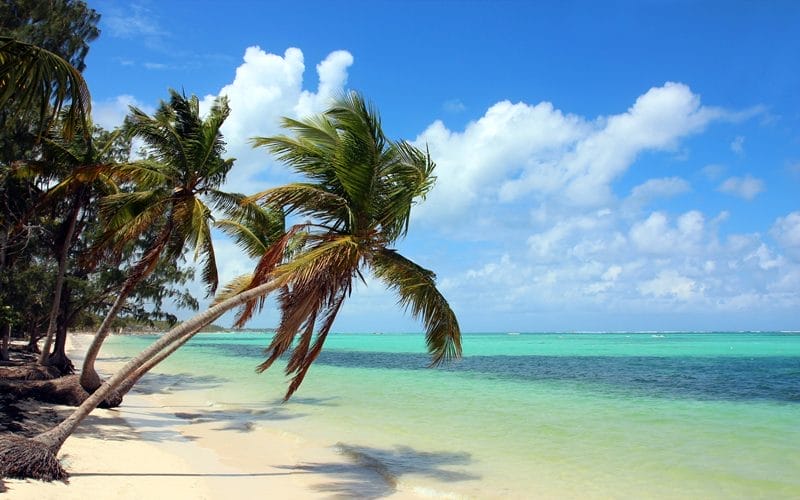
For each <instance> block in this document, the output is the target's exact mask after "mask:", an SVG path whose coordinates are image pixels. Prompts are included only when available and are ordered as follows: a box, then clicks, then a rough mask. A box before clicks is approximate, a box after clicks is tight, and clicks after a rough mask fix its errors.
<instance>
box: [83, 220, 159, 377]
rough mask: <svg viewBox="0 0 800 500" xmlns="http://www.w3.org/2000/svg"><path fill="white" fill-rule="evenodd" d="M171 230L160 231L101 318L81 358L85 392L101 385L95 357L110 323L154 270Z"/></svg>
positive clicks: (107, 332)
mask: <svg viewBox="0 0 800 500" xmlns="http://www.w3.org/2000/svg"><path fill="white" fill-rule="evenodd" d="M171 230H172V224H171V223H167V225H165V226H164V227H163V228H162V229H161V232H160V233H159V235H158V237H157V238H156V241H155V242H154V243H153V245H152V246H151V247H150V250H148V251H147V253H146V254H145V255H144V256H143V257H142V259H141V260H140V261H139V262H138V263H137V264H136V265H135V266H134V267H133V269H132V270H131V273H130V275H129V276H128V279H127V280H125V284H124V285H123V286H122V290H120V292H119V295H117V299H116V300H115V301H114V304H113V305H112V306H111V309H110V310H109V311H108V314H106V317H105V318H103V322H102V323H101V324H100V328H98V330H97V332H96V333H95V334H94V338H93V339H92V343H91V345H90V346H89V349H88V350H87V351H86V357H85V358H83V367H82V368H81V377H80V382H81V386H82V387H83V388H84V389H85V390H86V392H94V391H96V390H97V389H98V388H99V387H100V385H101V384H102V383H103V381H102V380H101V379H100V375H98V373H97V370H96V369H95V367H94V364H95V362H96V361H97V356H98V355H99V354H100V348H101V347H102V346H103V342H104V341H105V340H106V337H108V334H109V332H110V331H111V323H112V322H113V321H114V319H115V318H116V317H117V314H118V313H119V311H120V309H122V306H124V305H125V301H126V300H127V299H128V295H130V293H131V291H132V290H133V288H134V287H135V286H136V285H137V284H138V283H139V282H140V281H141V280H142V279H144V278H145V277H146V276H147V275H149V274H150V272H152V270H153V269H154V268H155V266H156V264H157V263H158V258H159V257H160V256H161V252H162V250H163V249H164V247H165V246H166V244H167V240H168V239H169V234H170V232H171Z"/></svg>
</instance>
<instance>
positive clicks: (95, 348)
mask: <svg viewBox="0 0 800 500" xmlns="http://www.w3.org/2000/svg"><path fill="white" fill-rule="evenodd" d="M138 281H139V280H136V282H138ZM135 285H136V283H135V282H134V280H133V276H131V278H128V279H127V280H125V284H124V285H123V287H122V290H120V292H119V295H118V296H117V299H116V300H115V301H114V304H113V305H112V306H111V309H110V310H109V311H108V314H106V317H105V318H104V319H103V322H102V323H101V324H100V328H99V329H98V330H97V332H95V334H94V338H93V339H92V343H91V345H89V349H88V350H87V351H86V356H85V357H84V358H83V367H82V368H81V378H80V382H81V386H82V387H83V388H84V389H85V390H86V392H94V391H96V390H97V388H98V387H100V385H101V384H102V383H103V381H102V380H101V379H100V375H99V374H98V373H97V370H95V367H94V364H95V362H96V361H97V356H98V355H99V354H100V348H101V347H102V346H103V341H104V340H105V339H106V337H108V333H109V331H110V330H111V322H112V321H114V319H115V318H116V317H117V313H118V312H119V310H120V309H122V306H123V305H125V301H126V300H127V298H128V295H129V294H130V292H131V290H132V289H133V287H134V286H135Z"/></svg>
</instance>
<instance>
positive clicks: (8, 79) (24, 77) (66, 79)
mask: <svg viewBox="0 0 800 500" xmlns="http://www.w3.org/2000/svg"><path fill="white" fill-rule="evenodd" d="M11 102H13V104H14V107H15V109H19V110H27V109H31V108H34V107H35V108H38V111H39V115H40V116H39V117H40V120H39V123H40V124H41V127H42V130H45V129H46V124H47V123H48V122H50V121H51V119H53V118H55V117H57V116H58V115H59V112H60V110H61V108H62V106H63V105H64V103H66V102H70V106H69V107H68V108H67V112H66V114H65V117H64V121H63V123H64V132H65V135H66V136H67V137H70V136H71V135H72V134H73V132H74V131H75V130H76V129H77V128H78V127H80V126H83V125H85V120H86V118H87V117H88V116H89V115H90V111H91V98H90V96H89V88H88V87H87V86H86V82H85V81H84V79H83V76H81V73H80V71H78V70H77V69H75V68H74V67H73V66H72V65H71V64H70V63H69V62H68V61H66V60H65V59H63V58H62V57H60V56H59V55H57V54H54V53H53V52H50V51H49V50H46V49H43V48H41V47H38V46H36V45H33V44H30V43H26V42H23V41H20V40H17V39H14V38H11V37H7V36H2V37H0V107H3V108H4V107H5V106H6V105H7V104H9V103H11ZM83 130H84V132H85V133H88V132H89V131H88V130H87V128H86V127H85V126H84V127H83Z"/></svg>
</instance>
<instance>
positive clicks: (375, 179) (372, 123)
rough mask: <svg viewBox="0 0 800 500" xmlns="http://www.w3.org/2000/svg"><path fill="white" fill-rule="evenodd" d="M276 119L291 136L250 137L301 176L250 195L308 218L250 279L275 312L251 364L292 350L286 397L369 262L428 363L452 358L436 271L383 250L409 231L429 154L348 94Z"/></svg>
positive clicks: (428, 175) (451, 325)
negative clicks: (289, 246)
mask: <svg viewBox="0 0 800 500" xmlns="http://www.w3.org/2000/svg"><path fill="white" fill-rule="evenodd" d="M283 126H284V127H285V128H286V129H289V130H291V131H292V132H293V133H294V135H293V136H277V137H258V138H255V139H253V144H254V145H255V146H257V147H265V148H267V149H268V150H269V151H270V152H272V153H273V154H275V155H276V156H277V158H278V159H280V160H282V161H283V162H284V163H286V165H288V166H289V167H290V168H291V169H292V170H294V171H295V172H296V173H298V174H300V175H302V176H304V177H306V178H307V179H308V180H307V182H297V183H293V184H289V185H286V186H282V187H277V188H274V189H269V190H266V191H264V192H262V193H259V194H257V195H255V196H253V197H252V198H253V199H258V200H263V201H264V202H266V203H267V204H269V205H272V206H278V207H282V208H283V209H284V212H285V213H286V214H287V216H289V215H292V214H294V215H299V216H302V217H305V218H308V219H309V220H310V221H309V222H305V223H301V224H297V225H295V226H293V227H292V228H290V229H289V230H288V231H287V235H290V236H291V235H294V234H298V233H299V232H300V231H305V232H306V234H305V237H304V238H303V240H302V241H303V245H302V247H301V248H300V249H298V250H297V253H296V255H295V256H294V257H293V258H292V259H291V261H289V262H288V263H285V264H281V265H278V266H277V267H275V262H274V261H273V260H270V259H269V258H265V259H263V260H262V262H261V264H263V265H259V266H258V267H257V268H256V271H255V273H254V276H253V280H252V285H253V286H255V285H257V284H259V283H261V282H264V281H268V280H269V281H271V282H272V283H273V286H275V287H276V289H279V290H280V292H279V294H278V303H279V306H280V309H281V314H282V316H281V321H280V324H279V325H278V328H277V329H276V331H275V335H274V337H273V340H272V342H271V344H270V345H269V348H268V349H267V351H268V352H269V356H268V358H267V359H266V361H264V362H263V363H262V364H261V365H259V367H258V369H259V370H260V371H263V370H266V369H267V368H269V367H270V366H271V365H272V364H273V363H274V361H275V360H277V359H278V357H280V356H281V355H282V354H284V353H285V352H287V351H288V350H290V349H292V353H291V357H290V359H289V361H288V364H287V366H286V373H287V375H292V376H293V378H292V381H291V383H290V384H289V388H288V391H287V393H286V398H287V399H288V398H289V397H290V396H291V395H292V394H293V393H294V391H296V390H297V388H298V387H299V386H300V384H301V383H302V381H303V378H304V377H305V375H306V373H307V371H308V369H309V367H310V366H311V364H312V363H313V361H314V360H315V359H316V358H317V356H318V355H319V353H320V351H321V349H322V347H323V344H324V342H325V339H326V337H327V335H328V333H329V332H330V330H331V327H332V326H333V322H334V320H335V318H336V315H337V313H338V311H339V309H340V308H341V305H342V303H343V302H344V300H345V299H346V298H347V297H348V296H349V295H350V292H351V291H352V288H353V284H354V281H355V280H356V279H363V276H362V271H364V270H367V269H369V270H371V271H372V272H373V273H374V274H375V276H376V277H377V278H379V279H380V280H381V281H383V282H384V283H385V284H386V285H387V286H389V287H390V288H391V289H393V290H394V291H396V292H397V293H398V295H399V302H400V304H402V305H403V306H405V307H406V308H408V309H409V310H410V311H411V313H412V314H413V315H414V316H415V317H419V318H421V319H422V321H423V323H424V324H425V327H426V330H427V334H426V341H427V345H428V350H429V352H430V354H431V355H432V364H438V363H440V362H441V361H443V360H445V359H448V358H453V357H457V356H459V355H460V353H461V337H460V330H459V326H458V321H457V320H456V316H455V314H454V313H453V311H452V310H451V308H450V306H449V305H448V303H447V301H446V300H445V298H444V297H443V296H442V294H441V293H440V292H439V291H438V290H437V288H436V284H435V275H434V274H433V273H432V272H431V271H429V270H427V269H424V268H423V267H421V266H419V265H417V264H415V263H414V262H412V261H411V260H409V259H407V258H405V257H403V256H402V255H401V254H400V253H398V252H397V251H396V250H394V249H392V248H391V245H393V244H394V243H395V242H396V241H397V240H398V239H400V238H401V237H403V236H405V234H406V232H407V231H408V224H409V217H410V214H411V207H412V205H413V204H414V203H415V202H416V200H418V199H422V198H424V197H425V195H426V194H427V193H428V191H429V190H430V189H431V187H432V186H433V182H434V179H435V178H434V177H433V175H432V173H433V169H434V163H433V162H432V161H431V158H430V156H429V155H428V153H427V152H423V151H420V150H419V149H417V148H416V147H414V146H412V145H411V144H409V143H407V142H405V141H391V140H389V139H387V138H386V136H385V135H384V133H383V131H382V129H381V122H380V118H379V116H378V113H377V112H376V110H375V109H374V108H373V107H372V106H371V105H370V104H368V103H367V102H366V101H365V100H364V99H363V98H362V97H361V96H360V95H359V94H357V93H355V92H353V93H350V94H348V95H345V96H343V97H342V98H341V99H339V100H338V101H337V102H335V103H334V105H333V106H332V107H331V108H329V109H328V110H327V111H326V112H325V113H324V114H322V115H320V116H316V117H312V118H308V119H304V120H293V119H290V118H285V119H284V120H283ZM255 308H256V303H255V301H250V302H248V303H247V305H246V306H245V307H244V308H243V310H242V311H241V312H240V314H239V316H238V318H237V323H238V324H243V323H244V322H245V321H247V319H249V317H250V316H251V315H252V314H253V312H254V311H255ZM315 330H316V333H315ZM296 337H299V339H298V340H297V342H296V343H295V338H296ZM292 345H294V347H293V348H292Z"/></svg>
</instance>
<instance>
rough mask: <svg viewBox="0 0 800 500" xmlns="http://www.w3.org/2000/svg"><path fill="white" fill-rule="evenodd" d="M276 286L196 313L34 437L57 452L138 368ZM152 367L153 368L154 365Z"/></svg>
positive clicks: (263, 286) (260, 286)
mask: <svg viewBox="0 0 800 500" xmlns="http://www.w3.org/2000/svg"><path fill="white" fill-rule="evenodd" d="M273 289H274V286H273V284H272V283H264V284H263V285H259V286H257V287H255V288H252V289H250V290H247V291H245V292H242V293H240V294H239V295H236V296H234V297H231V298H229V299H227V300H225V301H222V302H220V303H219V304H217V305H215V306H213V307H211V308H209V309H207V310H206V311H204V312H202V313H200V314H198V315H196V316H194V317H193V318H192V319H190V320H188V321H185V322H183V323H181V324H180V325H178V326H177V327H175V328H173V329H172V330H170V331H169V332H167V333H166V334H164V336H162V337H161V338H160V339H158V340H157V341H156V342H154V343H153V344H152V345H150V347H148V348H147V349H145V350H144V351H142V352H141V353H140V354H139V355H138V356H136V357H135V358H134V359H132V360H130V361H128V363H127V364H125V366H123V367H122V368H121V369H120V370H119V371H117V373H115V374H114V375H113V376H112V377H111V378H110V379H109V380H108V381H107V382H105V383H104V384H102V385H101V386H100V388H99V389H97V390H96V391H95V392H94V393H93V394H92V395H91V396H89V397H88V398H87V399H86V401H84V402H83V404H81V405H80V406H79V407H78V408H77V409H76V410H75V411H74V412H73V413H72V414H71V415H70V416H69V417H67V418H66V419H65V420H64V421H63V422H61V423H60V424H58V425H57V426H55V427H54V428H52V429H50V430H49V431H47V432H44V433H42V434H39V435H38V436H36V437H34V438H33V439H34V440H35V441H38V442H40V443H42V444H44V445H45V446H47V447H48V448H49V449H50V450H51V451H52V452H53V453H57V452H58V450H59V449H60V448H61V446H62V445H63V444H64V441H66V440H67V438H68V437H69V436H70V435H72V433H73V432H74V431H75V429H76V428H77V427H78V425H80V423H81V422H82V421H83V419H84V418H86V417H87V416H88V415H89V414H90V413H91V412H92V410H94V409H95V408H97V406H98V405H99V404H100V403H101V402H102V401H103V399H105V397H106V396H108V395H109V394H110V393H111V392H112V391H115V390H116V389H117V388H119V387H120V385H121V384H122V383H123V382H124V381H125V380H126V379H128V377H130V376H131V375H133V374H134V373H135V372H136V370H137V369H138V368H139V367H141V366H142V365H144V364H145V363H146V362H147V361H148V360H150V359H151V358H152V357H154V356H156V355H158V354H159V353H160V352H161V351H162V350H163V349H165V348H169V347H170V346H171V345H172V344H173V343H175V342H180V341H181V340H183V338H184V337H186V340H188V339H189V338H191V336H193V335H194V334H196V333H197V332H198V331H199V330H200V329H201V328H202V327H204V326H205V325H208V324H209V323H211V322H212V321H214V320H215V319H216V318H218V317H220V316H221V315H222V314H224V313H225V312H227V311H229V310H230V309H233V308H234V307H236V306H238V305H240V304H242V303H244V302H247V301H248V300H251V299H253V298H256V297H259V296H262V295H266V294H267V293H269V292H271V291H272V290H273ZM151 368H152V367H151Z"/></svg>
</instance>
